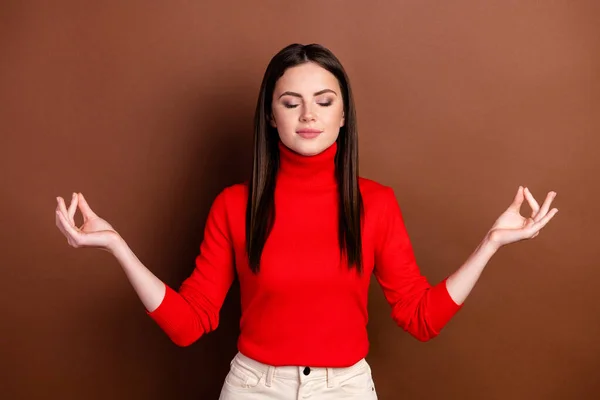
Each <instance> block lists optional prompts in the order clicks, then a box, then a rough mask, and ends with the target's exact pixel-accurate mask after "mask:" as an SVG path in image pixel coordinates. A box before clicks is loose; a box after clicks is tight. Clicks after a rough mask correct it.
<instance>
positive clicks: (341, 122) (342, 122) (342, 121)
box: [340, 112, 346, 128]
mask: <svg viewBox="0 0 600 400" xmlns="http://www.w3.org/2000/svg"><path fill="white" fill-rule="evenodd" d="M345 123H346V118H345V117H344V113H343V112H342V119H341V120H340V128H341V127H342V126H344V124H345Z"/></svg>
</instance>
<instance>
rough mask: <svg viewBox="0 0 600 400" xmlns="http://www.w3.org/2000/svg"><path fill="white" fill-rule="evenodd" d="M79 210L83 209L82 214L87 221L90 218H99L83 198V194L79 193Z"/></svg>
mask: <svg viewBox="0 0 600 400" xmlns="http://www.w3.org/2000/svg"><path fill="white" fill-rule="evenodd" d="M79 209H81V214H83V220H84V221H87V220H88V219H89V218H92V217H97V215H96V213H94V212H93V211H92V209H91V207H90V205H89V204H88V202H87V201H86V200H85V197H83V193H79Z"/></svg>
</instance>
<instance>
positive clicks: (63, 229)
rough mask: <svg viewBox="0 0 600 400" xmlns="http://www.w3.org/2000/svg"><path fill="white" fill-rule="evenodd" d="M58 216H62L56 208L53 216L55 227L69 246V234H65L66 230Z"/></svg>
mask: <svg viewBox="0 0 600 400" xmlns="http://www.w3.org/2000/svg"><path fill="white" fill-rule="evenodd" d="M60 215H62V213H61V212H60V210H59V209H58V208H57V209H56V212H55V214H54V216H55V222H56V226H57V228H58V230H59V231H60V232H61V233H62V234H63V235H64V236H65V237H66V238H67V240H68V241H69V244H71V239H70V236H69V233H68V232H67V229H66V228H65V227H64V226H63V222H62V220H61V219H60Z"/></svg>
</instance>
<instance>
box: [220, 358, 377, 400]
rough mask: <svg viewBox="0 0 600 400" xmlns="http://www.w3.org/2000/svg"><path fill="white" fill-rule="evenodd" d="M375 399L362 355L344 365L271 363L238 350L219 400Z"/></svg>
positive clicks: (366, 364) (367, 365)
mask: <svg viewBox="0 0 600 400" xmlns="http://www.w3.org/2000/svg"><path fill="white" fill-rule="evenodd" d="M263 399H264V400H302V399H312V400H333V399H336V400H337V399H347V400H351V399H352V400H359V399H360V400H377V394H376V393H375V385H374V384H373V378H372V376H371V368H370V367H369V364H368V363H367V362H366V361H365V359H362V360H360V361H359V362H357V363H356V364H354V365H352V366H350V367H347V368H312V367H310V368H306V367H304V366H301V367H300V366H298V367H297V366H289V367H273V366H270V365H267V364H263V363H260V362H258V361H256V360H253V359H251V358H249V357H246V356H244V355H243V354H241V353H238V354H237V355H236V356H235V357H234V359H233V360H232V361H231V369H230V371H229V373H228V374H227V377H226V378H225V383H224V385H223V389H222V390H221V396H220V397H219V400H263Z"/></svg>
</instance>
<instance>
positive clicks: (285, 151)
mask: <svg viewBox="0 0 600 400" xmlns="http://www.w3.org/2000/svg"><path fill="white" fill-rule="evenodd" d="M336 153H337V142H334V143H333V144H332V145H331V146H329V147H328V148H327V149H325V150H323V151H322V152H321V153H319V154H317V155H314V156H303V155H301V154H298V153H296V152H294V151H293V150H291V149H289V148H288V147H287V146H286V145H284V144H283V143H282V142H281V140H280V141H279V176H278V180H277V181H278V183H284V184H288V183H290V184H294V185H303V186H311V187H324V186H327V187H329V186H335V184H336V177H335V155H336Z"/></svg>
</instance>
